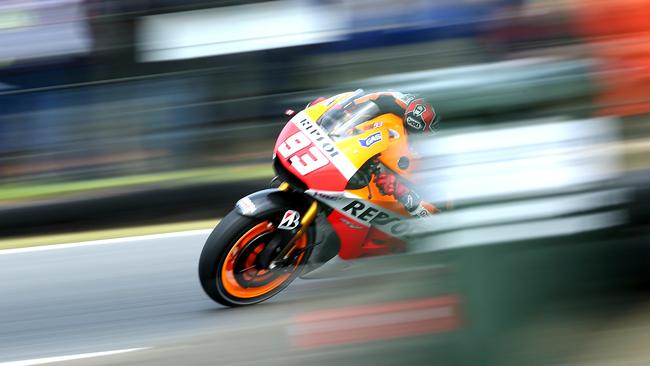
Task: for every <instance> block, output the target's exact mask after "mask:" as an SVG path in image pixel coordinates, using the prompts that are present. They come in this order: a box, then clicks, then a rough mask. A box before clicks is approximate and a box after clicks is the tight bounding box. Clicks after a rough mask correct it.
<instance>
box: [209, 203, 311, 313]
mask: <svg viewBox="0 0 650 366" xmlns="http://www.w3.org/2000/svg"><path fill="white" fill-rule="evenodd" d="M274 222H277V218H276V217H274V216H272V215H270V216H269V217H263V218H250V217H246V216H241V215H239V214H238V213H236V212H231V213H230V214H228V215H227V216H226V217H224V219H223V220H222V221H221V222H220V223H219V225H218V226H217V228H215V230H214V231H213V232H212V234H210V237H209V238H208V240H207V241H206V243H205V246H204V248H203V252H202V253H201V258H200V260H199V277H200V280H201V285H202V286H203V289H204V290H205V292H206V293H207V294H208V296H210V297H211V298H212V299H213V300H215V301H217V302H219V303H221V304H223V305H227V306H241V305H252V304H257V303H259V302H262V301H264V300H266V299H268V298H270V297H272V296H273V295H275V294H277V293H278V292H280V291H281V290H282V289H284V288H285V287H286V286H287V285H289V283H291V281H293V279H294V278H295V277H296V276H297V275H298V274H299V272H300V271H301V270H302V264H304V263H305V262H306V260H307V257H308V255H309V250H308V243H309V230H308V231H307V233H305V234H303V235H302V236H301V237H299V238H298V239H296V242H295V247H296V250H294V251H293V255H291V256H290V257H289V259H288V261H287V262H286V263H284V264H283V265H282V266H278V267H275V268H273V269H269V268H261V267H260V266H259V264H258V263H257V256H258V255H259V254H260V253H261V252H262V251H263V250H264V248H265V247H266V245H267V244H268V243H269V241H270V240H271V238H273V236H274V233H275V231H276V230H277V227H276V224H275V223H274Z"/></svg>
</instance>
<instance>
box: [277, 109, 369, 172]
mask: <svg viewBox="0 0 650 366" xmlns="http://www.w3.org/2000/svg"><path fill="white" fill-rule="evenodd" d="M291 122H292V123H293V124H294V125H296V127H298V128H299V129H300V130H301V131H302V132H303V134H304V136H306V137H307V138H308V139H309V140H310V141H311V142H312V143H313V144H314V145H315V147H316V149H318V150H319V151H320V152H321V153H322V154H321V155H325V157H326V158H327V159H329V161H331V162H332V164H334V166H335V167H336V169H338V170H339V171H340V172H341V174H343V176H344V177H345V178H346V179H350V178H351V177H352V176H353V175H354V174H355V173H356V172H357V168H355V166H354V165H353V164H352V162H350V159H348V157H347V156H345V155H344V154H343V153H342V152H341V151H340V150H339V148H338V147H336V144H335V143H334V141H332V139H331V138H330V137H329V136H327V134H326V133H325V131H323V129H321V128H320V126H318V125H317V124H315V123H314V122H312V121H311V120H310V119H309V118H307V117H306V114H304V112H301V113H299V114H298V115H297V116H296V117H294V119H292V120H291ZM278 151H279V149H278ZM297 164H298V163H297ZM292 165H293V162H292ZM314 170H315V169H314ZM311 171H313V170H311ZM301 174H302V173H301Z"/></svg>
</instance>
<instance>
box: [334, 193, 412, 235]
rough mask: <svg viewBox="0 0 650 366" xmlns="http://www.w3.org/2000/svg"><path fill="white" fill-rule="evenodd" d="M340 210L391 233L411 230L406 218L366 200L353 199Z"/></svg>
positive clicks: (402, 233) (405, 232)
mask: <svg viewBox="0 0 650 366" xmlns="http://www.w3.org/2000/svg"><path fill="white" fill-rule="evenodd" d="M341 211H343V212H344V213H345V214H347V215H350V216H353V217H355V218H357V219H358V220H359V221H361V222H363V223H366V224H369V225H373V226H377V227H378V228H380V229H381V230H382V231H384V232H386V233H388V234H391V235H395V236H402V235H406V234H407V233H408V232H409V231H410V230H411V224H410V223H409V222H408V221H407V220H403V219H402V218H401V217H400V216H398V215H395V214H392V213H388V212H386V211H384V210H382V209H380V208H379V207H373V206H371V205H370V204H369V203H367V202H361V201H357V200H354V201H352V202H350V203H348V204H347V205H345V206H344V207H343V208H342V209H341Z"/></svg>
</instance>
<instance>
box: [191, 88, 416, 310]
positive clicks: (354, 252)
mask: <svg viewBox="0 0 650 366" xmlns="http://www.w3.org/2000/svg"><path fill="white" fill-rule="evenodd" d="M362 94H363V91H362V90H357V91H355V92H348V93H343V94H339V95H336V96H333V97H331V98H329V99H326V100H324V101H321V102H319V103H316V104H314V105H311V106H308V107H307V108H306V109H304V110H302V111H301V112H299V113H297V114H295V115H294V116H293V117H292V118H291V119H290V120H289V122H288V123H287V124H286V126H285V127H284V129H283V130H282V132H281V133H280V136H279V138H278V140H277V142H276V144H275V149H274V156H273V167H274V170H275V172H276V174H277V176H276V178H275V179H274V184H272V186H273V188H269V189H265V190H262V191H259V192H256V193H253V194H250V195H249V196H247V197H244V198H242V199H241V200H239V201H238V202H237V204H236V206H235V208H234V209H233V210H232V211H231V212H230V213H229V214H228V215H226V216H225V217H224V218H223V219H222V220H221V222H220V223H219V224H218V226H217V227H216V228H215V229H214V231H213V232H212V233H211V235H210V236H209V237H208V239H207V242H206V243H205V246H204V248H203V251H202V253H201V257H200V260H199V277H200V281H201V285H202V287H203V289H204V290H205V292H206V293H207V294H208V295H209V296H210V297H211V298H212V299H213V300H215V301H217V302H219V303H221V304H223V305H227V306H242V305H251V304H256V303H259V302H262V301H264V300H266V299H268V298H270V297H272V296H273V295H275V294H277V293H278V292H280V291H282V289H284V288H285V287H286V286H287V285H289V283H290V282H291V281H292V280H294V279H295V278H296V277H298V276H301V277H309V273H310V272H312V271H314V270H316V269H318V268H319V267H320V266H321V265H323V264H324V263H326V262H328V261H330V260H333V259H337V260H350V259H355V258H360V257H367V256H374V255H383V254H390V253H397V252H400V251H403V250H404V248H405V245H406V238H407V236H408V235H409V232H410V231H411V229H412V227H413V222H414V220H413V219H410V220H409V218H410V217H411V216H410V215H409V213H408V212H407V211H406V210H405V208H404V207H403V205H402V204H400V203H399V202H398V201H397V200H396V199H395V198H394V197H393V196H388V195H382V194H381V193H380V192H379V190H378V188H377V187H376V185H375V184H374V179H375V177H376V176H377V174H379V173H380V172H382V171H391V172H393V173H396V174H398V175H400V176H402V177H405V178H406V179H408V178H409V177H410V174H411V172H412V171H413V169H414V166H413V165H414V164H413V163H412V161H413V159H412V156H411V153H410V150H409V148H408V136H407V134H406V133H405V130H404V126H403V123H402V118H401V117H400V116H396V115H394V114H379V113H380V112H379V108H378V107H377V105H375V104H374V103H372V102H368V103H363V104H361V105H360V106H357V105H356V104H354V103H353V101H354V100H355V99H356V98H358V97H359V96H361V95H362Z"/></svg>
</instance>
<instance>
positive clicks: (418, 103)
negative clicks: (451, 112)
mask: <svg viewBox="0 0 650 366" xmlns="http://www.w3.org/2000/svg"><path fill="white" fill-rule="evenodd" d="M404 123H405V125H406V129H407V130H408V131H409V132H414V133H423V132H434V131H436V130H437V129H438V115H437V114H436V111H434V110H433V107H431V104H429V103H425V102H424V100H422V99H415V100H414V101H412V102H411V103H409V104H408V106H407V107H406V111H405V112H404Z"/></svg>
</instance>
